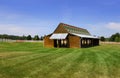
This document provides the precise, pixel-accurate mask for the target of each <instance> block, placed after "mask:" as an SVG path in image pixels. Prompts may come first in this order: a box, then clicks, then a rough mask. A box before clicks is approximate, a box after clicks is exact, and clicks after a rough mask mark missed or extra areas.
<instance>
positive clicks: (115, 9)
mask: <svg viewBox="0 0 120 78" xmlns="http://www.w3.org/2000/svg"><path fill="white" fill-rule="evenodd" d="M60 22H63V23H67V24H70V25H74V26H78V27H81V28H85V29H88V30H89V31H90V32H91V34H92V35H97V36H106V37H109V36H110V35H111V34H113V33H116V32H120V0H0V34H12V35H21V36H22V35H28V34H31V35H32V36H34V35H36V34H38V35H40V36H41V35H46V34H49V33H52V32H53V31H54V29H55V28H56V27H57V25H58V24H59V23H60Z"/></svg>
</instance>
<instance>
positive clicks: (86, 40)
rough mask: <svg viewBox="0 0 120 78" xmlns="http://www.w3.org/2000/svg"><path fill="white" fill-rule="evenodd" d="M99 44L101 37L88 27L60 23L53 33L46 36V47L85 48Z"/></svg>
mask: <svg viewBox="0 0 120 78" xmlns="http://www.w3.org/2000/svg"><path fill="white" fill-rule="evenodd" d="M97 45H99V38H98V37H95V36H92V35H91V34H90V33H89V32H88V31H87V30H86V29H83V28H79V27H75V26H72V25H68V24H64V23H60V24H59V25H58V27H57V28H56V29H55V31H54V32H53V33H52V34H49V35H47V36H45V37H44V47H51V48H53V47H56V48H57V47H58V48H62V47H65V48H83V47H91V46H97Z"/></svg>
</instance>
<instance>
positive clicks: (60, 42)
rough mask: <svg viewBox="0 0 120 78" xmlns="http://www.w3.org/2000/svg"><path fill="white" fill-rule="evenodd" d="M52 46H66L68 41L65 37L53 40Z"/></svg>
mask: <svg viewBox="0 0 120 78" xmlns="http://www.w3.org/2000/svg"><path fill="white" fill-rule="evenodd" d="M54 47H65V48H67V47H68V41H67V40H66V39H60V40H54Z"/></svg>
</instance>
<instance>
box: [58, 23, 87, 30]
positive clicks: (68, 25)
mask: <svg viewBox="0 0 120 78" xmlns="http://www.w3.org/2000/svg"><path fill="white" fill-rule="evenodd" d="M60 24H63V25H64V26H69V27H72V28H76V29H83V30H86V29H84V28H80V27H76V26H73V25H69V24H65V23H60Z"/></svg>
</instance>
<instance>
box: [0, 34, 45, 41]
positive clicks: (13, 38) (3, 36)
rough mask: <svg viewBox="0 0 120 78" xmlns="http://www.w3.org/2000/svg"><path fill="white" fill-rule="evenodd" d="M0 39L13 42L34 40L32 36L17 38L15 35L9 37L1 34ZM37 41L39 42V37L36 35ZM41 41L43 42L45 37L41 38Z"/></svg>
mask: <svg viewBox="0 0 120 78" xmlns="http://www.w3.org/2000/svg"><path fill="white" fill-rule="evenodd" d="M0 39H11V40H32V37H31V35H28V36H25V35H23V36H15V35H7V34H0ZM34 39H35V40H39V36H38V35H36V36H35V38H34ZM40 40H43V36H41V37H40Z"/></svg>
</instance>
